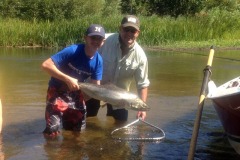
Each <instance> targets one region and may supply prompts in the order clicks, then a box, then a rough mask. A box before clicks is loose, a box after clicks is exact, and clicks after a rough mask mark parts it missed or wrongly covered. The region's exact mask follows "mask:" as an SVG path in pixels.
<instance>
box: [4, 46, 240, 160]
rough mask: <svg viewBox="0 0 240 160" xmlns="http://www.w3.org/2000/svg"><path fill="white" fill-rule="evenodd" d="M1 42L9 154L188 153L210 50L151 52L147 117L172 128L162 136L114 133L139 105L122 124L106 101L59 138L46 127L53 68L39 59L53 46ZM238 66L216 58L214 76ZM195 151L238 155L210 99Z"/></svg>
mask: <svg viewBox="0 0 240 160" xmlns="http://www.w3.org/2000/svg"><path fill="white" fill-rule="evenodd" d="M0 50H1V51H0V97H1V99H2V103H3V106H4V107H3V119H4V121H3V130H2V135H1V137H0V138H1V140H0V144H1V145H0V147H2V148H1V153H2V155H3V157H4V159H8V160H15V159H17V160H25V159H43V160H45V159H46V160H47V159H60V160H61V159H64V160H65V159H72V160H75V159H77V160H79V159H84V160H85V159H90V160H95V159H96V160H99V159H104V160H112V159H114V160H122V159H124V160H128V159H134V160H135V159H136V160H138V159H139V160H159V159H160V160H165V159H166V160H175V159H176V160H178V159H187V154H188V150H189V143H190V138H191V134H192V127H193V123H194V120H195V115H196V114H195V112H196V108H197V102H198V95H199V91H200V85H201V83H202V77H203V68H204V67H205V64H206V62H207V58H208V56H207V54H208V51H207V54H205V55H206V56H204V55H194V54H185V53H175V52H164V53H163V52H154V53H149V54H148V59H149V78H150V81H151V85H150V88H149V98H148V102H147V103H148V105H149V106H150V107H151V110H150V111H149V112H148V114H147V119H146V120H147V121H148V122H150V123H151V124H156V125H157V126H159V127H160V128H162V129H163V130H164V131H165V133H166V139H165V140H164V141H162V142H161V143H152V142H133V141H121V142H119V141H115V140H113V139H112V138H111V132H112V131H113V130H114V129H116V128H119V127H122V126H124V125H126V124H127V123H130V122H132V121H134V120H135V116H136V112H135V111H129V121H128V122H126V124H116V123H115V121H114V120H113V118H111V117H106V108H101V109H100V111H99V115H98V116H97V117H92V118H88V119H87V128H86V130H85V131H83V132H81V133H74V132H71V131H64V130H62V131H61V134H60V136H59V137H58V138H57V139H45V137H44V136H43V135H42V131H43V129H44V127H45V124H44V123H45V121H44V111H45V93H46V89H47V83H48V77H49V76H48V75H47V74H45V73H44V72H43V71H41V69H40V64H41V62H42V61H43V60H44V59H46V58H47V57H49V55H51V54H52V53H53V52H54V51H52V50H44V49H12V48H11V49H0ZM204 52H205V51H204ZM217 53H218V52H217V51H216V55H217ZM218 55H220V54H218ZM221 57H228V58H230V59H240V58H238V57H239V54H236V53H235V54H234V53H221ZM238 68H239V61H233V60H231V61H229V59H226V58H225V59H224V58H215V59H214V60H213V67H212V72H213V74H212V79H214V81H215V83H216V84H217V85H218V84H221V83H222V82H225V81H227V80H229V79H232V78H234V77H236V76H238V75H239V69H238ZM223 73H224V74H223ZM133 89H134V88H133ZM3 152H4V154H3ZM195 157H196V158H197V159H210V160H212V159H214V160H218V159H225V157H227V159H228V160H237V159H240V156H239V155H238V154H237V153H236V152H235V151H234V150H233V148H232V147H231V146H230V145H229V143H228V141H227V139H226V136H225V134H224V132H223V128H222V126H221V124H220V121H219V119H218V117H217V114H216V112H215V110H214V108H213V106H212V104H211V103H210V102H208V101H206V102H205V105H204V110H203V115H202V121H201V126H200V131H199V136H198V142H197V147H196V153H195ZM223 157H224V158H223Z"/></svg>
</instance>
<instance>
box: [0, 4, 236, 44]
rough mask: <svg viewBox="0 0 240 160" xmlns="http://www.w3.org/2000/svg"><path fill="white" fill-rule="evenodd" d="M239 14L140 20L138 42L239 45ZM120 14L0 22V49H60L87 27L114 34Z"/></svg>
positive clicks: (214, 12)
mask: <svg viewBox="0 0 240 160" xmlns="http://www.w3.org/2000/svg"><path fill="white" fill-rule="evenodd" d="M239 16H240V12H239V11H234V12H228V11H224V10H220V9H218V8H216V9H213V10H211V11H210V12H208V13H204V12H202V13H199V14H196V15H195V16H192V17H181V16H180V17H178V18H176V19H175V18H172V17H168V16H165V17H159V16H151V17H143V16H139V17H140V20H141V34H140V37H139V39H138V41H139V43H140V44H141V45H143V46H178V47H181V46H182V47H185V46H188V47H193V46H204V45H208V46H209V45H212V44H214V45H221V46H229V45H230V46H240V41H239V40H238V39H239V37H240V29H239V28H240V20H239V18H238V17H239ZM121 18H122V15H114V16H113V15H111V16H101V15H91V16H90V15H89V16H85V17H81V19H80V18H79V19H73V20H60V21H53V22H50V21H44V22H43V21H40V22H38V21H37V20H34V21H32V22H29V21H23V20H18V19H0V20H1V23H0V36H1V39H0V46H43V47H59V46H66V45H69V44H72V43H80V42H83V36H84V32H85V30H86V28H87V27H88V26H89V25H90V24H92V23H98V24H102V25H103V26H104V27H105V29H106V32H117V31H118V27H119V25H120V22H121Z"/></svg>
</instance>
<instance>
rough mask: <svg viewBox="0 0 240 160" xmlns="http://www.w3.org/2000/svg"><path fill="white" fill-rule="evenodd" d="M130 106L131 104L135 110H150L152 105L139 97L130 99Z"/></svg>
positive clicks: (131, 107)
mask: <svg viewBox="0 0 240 160" xmlns="http://www.w3.org/2000/svg"><path fill="white" fill-rule="evenodd" d="M129 106H130V109H131V110H135V111H149V110H150V107H149V106H148V105H147V104H146V103H144V102H143V101H142V100H141V99H139V98H137V99H134V100H132V101H130V102H129Z"/></svg>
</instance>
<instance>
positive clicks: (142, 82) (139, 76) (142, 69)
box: [134, 51, 150, 89]
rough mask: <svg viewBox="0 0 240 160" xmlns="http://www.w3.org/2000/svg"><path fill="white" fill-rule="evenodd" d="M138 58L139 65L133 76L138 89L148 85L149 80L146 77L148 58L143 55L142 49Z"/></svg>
mask: <svg viewBox="0 0 240 160" xmlns="http://www.w3.org/2000/svg"><path fill="white" fill-rule="evenodd" d="M142 52H143V54H142V55H141V58H140V63H139V67H138V68H137V70H136V72H135V74H134V78H135V81H136V83H137V84H136V85H137V88H138V89H141V88H146V87H148V86H149V85H150V81H149V79H148V60H147V57H146V56H145V53H144V51H142Z"/></svg>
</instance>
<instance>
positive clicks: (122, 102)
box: [79, 83, 150, 111]
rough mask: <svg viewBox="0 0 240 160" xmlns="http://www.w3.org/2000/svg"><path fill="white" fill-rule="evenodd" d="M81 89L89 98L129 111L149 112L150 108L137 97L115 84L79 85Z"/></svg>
mask: <svg viewBox="0 0 240 160" xmlns="http://www.w3.org/2000/svg"><path fill="white" fill-rule="evenodd" d="M79 86H80V89H81V90H82V91H83V92H84V93H85V94H87V95H88V96H90V97H92V98H95V99H98V100H101V101H104V102H107V103H110V104H112V105H116V106H118V105H119V106H121V107H122V106H124V107H125V108H127V109H132V110H138V111H148V110H149V109H150V108H149V107H148V106H147V104H145V103H144V102H143V101H142V100H141V99H140V98H138V96H137V95H135V94H133V93H131V92H128V91H126V90H124V89H122V88H119V87H117V86H115V85H113V84H107V85H96V84H92V83H79Z"/></svg>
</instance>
